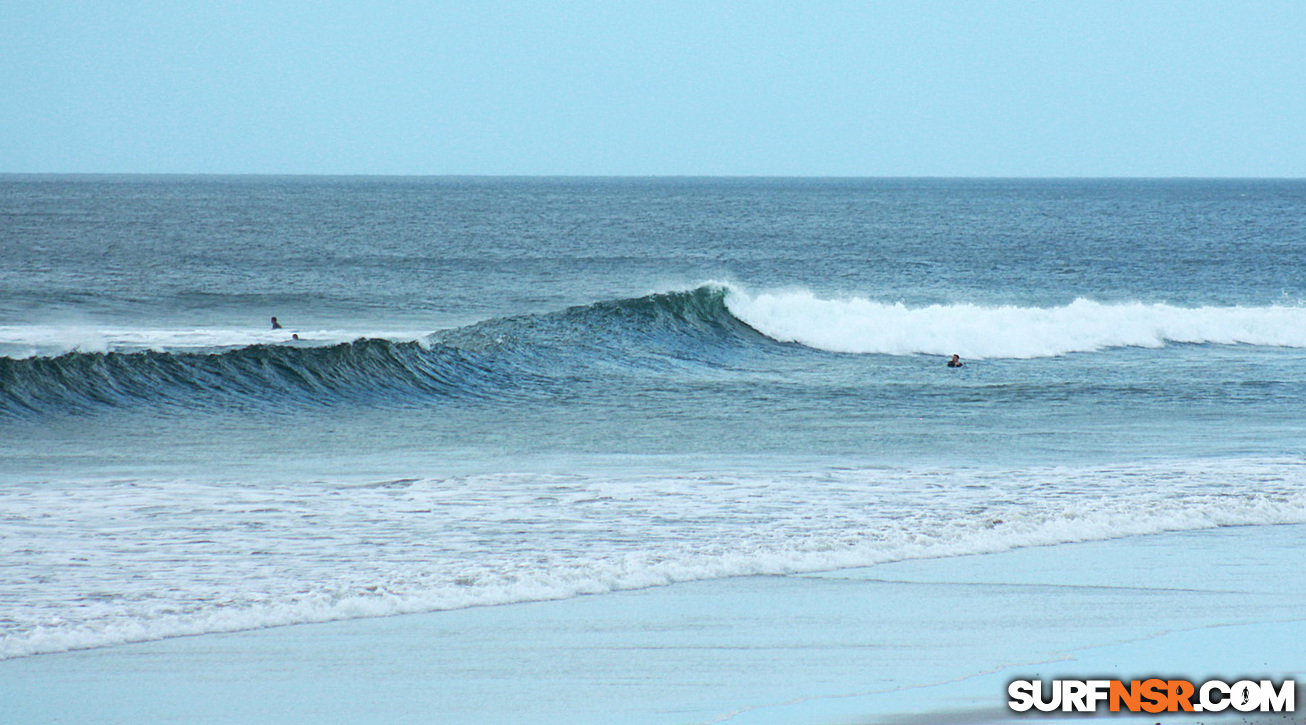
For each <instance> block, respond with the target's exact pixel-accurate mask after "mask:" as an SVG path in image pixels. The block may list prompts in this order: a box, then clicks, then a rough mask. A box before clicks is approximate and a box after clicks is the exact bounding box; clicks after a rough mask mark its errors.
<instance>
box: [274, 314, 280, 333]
mask: <svg viewBox="0 0 1306 725" xmlns="http://www.w3.org/2000/svg"><path fill="white" fill-rule="evenodd" d="M272 329H274V330H280V329H281V323H280V322H277V318H275V317H273V318H272Z"/></svg>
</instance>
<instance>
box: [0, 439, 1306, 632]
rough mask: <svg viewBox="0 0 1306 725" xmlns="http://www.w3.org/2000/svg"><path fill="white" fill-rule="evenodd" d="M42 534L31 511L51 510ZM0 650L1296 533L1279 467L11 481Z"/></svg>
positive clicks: (4, 529)
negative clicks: (244, 483) (1155, 537)
mask: <svg viewBox="0 0 1306 725" xmlns="http://www.w3.org/2000/svg"><path fill="white" fill-rule="evenodd" d="M56 502H57V504H58V506H59V510H60V511H61V512H62V513H61V515H60V517H59V518H58V520H47V519H43V518H41V517H40V512H43V511H48V510H52V509H53V504H54V503H56ZM0 504H3V506H4V508H5V510H7V511H9V512H10V514H9V516H8V518H7V519H6V520H4V521H0V535H3V536H4V537H5V538H7V539H8V540H11V541H13V542H15V547H14V551H15V554H14V555H13V557H11V560H10V561H9V562H8V569H9V570H10V572H11V577H10V582H11V584H10V586H9V591H8V592H7V593H6V594H5V596H6V597H7V598H8V607H7V610H8V611H7V615H6V616H7V621H6V622H4V623H3V626H2V627H0V658H8V657H19V656H24V655H30V654H36V653H41V652H56V651H63V650H69V649H83V648H91V647H100V646H105V645H111V644H119V643H125V642H134V641H143V640H151V639H159V638H166V637H174V636H182V635H191V634H203V633H211V632H228V631H236V630H244V629H254V628H261V627H269V626H280V625H289V624H297V623H308V622H322V621H329V620H339V619H350V618H357V617H372V616H385V615H393V614H402V613H415V612H430V611H437V610H447V609H457V608H462V607H469V606H480V605H494V604H506V603H513V602H523V601H540V600H549V599H563V598H568V597H573V596H577V595H581V594H601V593H605V592H612V591H619V590H629V589H637V588H643V587H649V586H659V585H666V584H671V583H674V582H682V581H691V580H702V579H712V578H720V577H732V576H746V575H759V574H764V575H775V574H787V573H800V572H815V571H823V570H832V569H840V568H850V567H862V566H869V565H874V564H878V563H882V562H888V561H898V560H904V559H911V558H921V557H939V556H955V555H965V554H983V553H994V552H1001V551H1006V550H1010V549H1013V548H1017V547H1025V546H1041V545H1055V544H1061V543H1068V542H1078V541H1090V540H1101V539H1109V538H1117V537H1123V536H1135V535H1142V534H1150V533H1157V532H1163V531H1177V530H1189V529H1203V528H1211V527H1218V526H1236V525H1272V524H1294V523H1306V464H1304V463H1303V462H1302V461H1299V460H1247V461H1187V462H1182V461H1181V462H1171V463H1158V464H1151V465H1130V466H1115V467H1085V468H1068V467H1046V468H1033V469H993V470H980V469H956V468H946V469H932V468H923V469H897V470H885V469H835V470H825V471H811V472H807V473H788V474H785V473H782V472H771V473H758V474H741V473H725V472H722V473H716V474H713V473H710V472H702V473H698V474H693V475H680V476H654V477H638V478H631V479H627V480H617V479H614V478H612V477H611V476H606V475H604V476H595V477H588V476H574V475H573V476H564V477H559V476H539V475H535V474H513V475H509V474H493V475H483V476H472V477H466V478H459V479H417V480H405V481H397V482H392V483H389V484H385V485H377V486H353V485H351V486H341V485H332V484H325V483H324V484H318V485H308V484H302V483H301V484H298V485H290V486H284V487H283V486H275V487H265V488H253V487H234V488H233V487H232V486H230V485H213V484H202V483H198V482H187V481H159V482H154V483H150V482H141V481H138V482H133V483H130V484H127V483H118V484H110V483H99V484H92V483H89V482H88V483H87V484H85V485H77V486H70V485H65V486H56V487H51V486H49V485H39V486H37V485H34V486H16V487H11V488H10V489H8V490H7V491H5V492H4V494H3V498H0Z"/></svg>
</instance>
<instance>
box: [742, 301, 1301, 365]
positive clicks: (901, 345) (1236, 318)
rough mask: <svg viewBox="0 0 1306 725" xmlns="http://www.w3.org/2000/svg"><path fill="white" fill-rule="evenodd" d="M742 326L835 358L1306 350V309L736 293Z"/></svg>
mask: <svg viewBox="0 0 1306 725" xmlns="http://www.w3.org/2000/svg"><path fill="white" fill-rule="evenodd" d="M727 306H728V308H729V310H730V311H731V312H732V313H734V314H735V315H736V316H737V317H738V318H739V319H740V320H742V321H744V322H745V323H747V324H748V325H750V326H751V327H753V328H754V329H756V330H758V331H759V332H762V333H763V334H765V335H767V336H769V337H771V338H773V339H775V340H779V341H783V342H796V343H799V344H802V345H806V346H808V347H813V348H817V349H820V350H828V351H831V352H848V353H880V354H886V355H912V354H931V355H949V354H952V353H956V354H959V355H962V356H963V357H968V358H1038V357H1053V356H1057V355H1065V354H1068V353H1075V352H1093V351H1097V350H1105V349H1109V348H1116V347H1148V348H1156V347H1163V346H1165V345H1166V344H1167V343H1193V344H1220V345H1235V344H1245V345H1261V346H1271V347H1293V348H1303V347H1306V307H1301V306H1279V305H1275V306H1267V307H1197V308H1186V307H1174V306H1171V305H1165V304H1144V303H1139V302H1129V303H1114V304H1104V303H1100V302H1094V301H1092V300H1086V299H1078V300H1075V301H1074V302H1072V303H1070V304H1068V305H1065V306H1061V307H1011V306H982V305H974V304H964V303H963V304H952V305H930V306H927V307H907V306H905V305H903V304H886V303H883V302H874V301H870V300H866V299H861V298H848V299H839V300H827V299H820V298H817V297H815V296H814V295H812V294H811V293H810V292H805V291H799V292H789V293H770V294H758V295H749V294H746V293H743V292H732V293H731V294H730V295H729V296H728V298H727Z"/></svg>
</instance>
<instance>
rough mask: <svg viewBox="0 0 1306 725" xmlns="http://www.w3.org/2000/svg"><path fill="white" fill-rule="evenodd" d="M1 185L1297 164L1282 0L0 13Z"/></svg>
mask: <svg viewBox="0 0 1306 725" xmlns="http://www.w3.org/2000/svg"><path fill="white" fill-rule="evenodd" d="M0 172H173V173H292V174H317V173H320V174H530V175H536V174H565V175H574V174H583V175H589V174H597V175H678V174H689V175H700V174H701V175H785V176H1275V177H1284V176H1287V177H1304V176H1306V2H1300V1H1296V0H1294V1H1291V2H1289V1H1284V2H1257V1H1256V0H1231V1H1230V2H1202V1H1200V0H1190V1H1187V2H1148V1H1146V0H1129V1H1125V2H1095V1H1091V0H1086V1H1084V2H1069V1H1066V2H1050V1H1045V2H1021V1H1017V0H1000V1H999V0H994V1H993V2H906V1H902V2H797V1H795V2H788V3H778V2H674V1H660V2H644V3H633V2H629V3H627V2H619V1H616V0H606V1H597V2H567V1H566V0H559V1H556V2H487V1H486V0H476V1H474V2H392V1H387V0H365V1H360V2H328V1H320V0H319V1H313V2H309V1H305V2H287V1H283V0H256V1H250V2H237V1H231V2H224V1H220V0H207V1H204V2H183V1H174V2H167V1H158V2H132V1H130V0H121V1H118V2H102V1H93V2H65V1H61V0H40V1H32V2H16V1H14V0H0Z"/></svg>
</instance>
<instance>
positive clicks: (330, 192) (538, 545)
mask: <svg viewBox="0 0 1306 725" xmlns="http://www.w3.org/2000/svg"><path fill="white" fill-rule="evenodd" d="M0 260H2V262H0V540H3V541H4V542H5V546H4V547H3V548H0V572H4V573H3V574H2V575H0V576H3V578H4V581H3V586H0V657H13V656H22V655H26V654H32V653H37V652H50V651H59V650H63V649H69V648H83V647H95V646H101V645H106V644H112V643H116V642H124V641H137V640H144V639H154V638H160V637H168V636H176V635H182V634H192V633H201V632H213V631H230V630H237V629H245V628H253V627H260V626H267V625H274V624H287V623H295V622H306V621H322V620H328V619H340V618H348V617H360V616H373V615H383V614H392V613H398V612H413V611H431V610H438V609H447V608H456V607H464V606H470V605H475V604H488V603H499V602H511V601H526V600H532V599H547V598H560V597H567V596H573V595H576V594H579V593H597V592H605V591H611V590H614V589H624V588H632V587H642V586H651V585H657V584H664V583H668V582H673V581H681V580H688V579H702V578H712V577H721V576H733V575H741V574H752V573H775V572H786V571H814V570H821V569H830V568H835V567H846V566H859V565H866V564H871V563H876V562H882V561H890V560H895V559H903V558H910V557H919V556H937V555H947V554H961V553H975V552H984V551H1001V550H1004V549H1008V548H1012V547H1018V546H1029V545H1038V544H1051V543H1061V542H1069V541H1082V540H1092V539H1103V538H1110V537H1116V536H1127V535H1133V534H1144V533H1151V532H1157V531H1164V530H1178V529H1194V528H1204V527H1212V526H1223V525H1256V524H1275V523H1288V522H1296V523H1301V522H1306V422H1304V421H1306V416H1304V415H1303V413H1306V383H1304V382H1303V379H1302V376H1301V375H1300V372H1299V371H1300V369H1301V368H1302V365H1303V363H1306V182H1302V181H1237V180H1232V181H1229V180H1225V181H1213V180H1210V181H1208V180H1173V181H1166V180H1149V181H1137V180H1086V181H1081V180H1062V181H1058V180H794V179H497V178H490V179H478V178H458V179H443V178H435V179H427V178H395V179H389V178H299V177H292V178H274V177H248V178H246V177H197V178H184V177H15V176H8V177H0ZM273 316H276V317H277V318H278V319H279V321H280V322H281V323H282V324H283V325H284V327H283V329H278V330H274V329H272V328H271V324H270V318H271V317H273ZM292 335H295V336H297V339H295V338H292V337H291V336H292ZM954 353H955V354H959V355H960V356H961V357H962V359H963V361H964V362H965V363H966V364H965V366H964V367H962V368H960V369H949V368H947V367H946V366H945V365H944V362H945V360H946V359H947V357H948V356H950V355H951V354H954Z"/></svg>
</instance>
